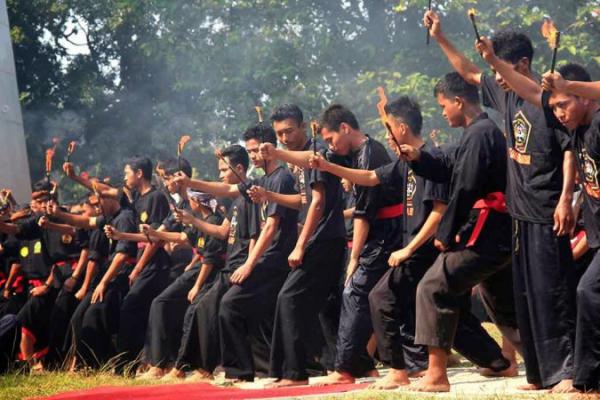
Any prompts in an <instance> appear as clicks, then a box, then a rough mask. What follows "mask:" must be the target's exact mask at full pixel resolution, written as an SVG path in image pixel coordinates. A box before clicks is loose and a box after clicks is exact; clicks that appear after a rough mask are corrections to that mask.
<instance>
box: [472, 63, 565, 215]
mask: <svg viewBox="0 0 600 400" xmlns="http://www.w3.org/2000/svg"><path fill="white" fill-rule="evenodd" d="M481 88H482V93H483V104H484V105H485V106H487V107H490V108H493V109H494V110H497V111H498V112H500V113H501V114H502V115H503V116H504V124H505V129H506V132H505V136H506V140H507V143H508V155H509V161H508V176H507V188H506V206H507V208H508V211H509V212H510V214H511V216H512V217H514V218H516V219H519V220H523V221H529V222H534V223H541V224H545V223H549V224H550V223H553V216H554V210H555V208H556V205H557V203H558V200H559V198H560V194H561V191H562V182H563V174H562V168H563V153H564V151H565V150H568V149H569V145H570V141H569V138H568V136H567V135H565V134H564V133H563V132H561V131H560V130H557V129H552V128H549V127H548V124H547V121H546V118H545V115H544V112H543V110H541V109H540V108H539V107H537V106H535V105H533V104H531V103H528V102H526V101H524V100H523V99H521V98H520V97H519V96H517V94H516V93H514V92H512V91H510V92H505V91H504V90H503V89H502V88H501V87H500V86H499V85H498V83H497V82H496V80H495V79H494V78H493V77H490V76H487V75H485V74H482V76H481Z"/></svg>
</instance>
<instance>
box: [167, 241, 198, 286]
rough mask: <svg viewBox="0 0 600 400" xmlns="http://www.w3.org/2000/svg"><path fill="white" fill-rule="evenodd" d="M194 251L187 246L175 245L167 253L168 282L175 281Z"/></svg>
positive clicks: (188, 262)
mask: <svg viewBox="0 0 600 400" xmlns="http://www.w3.org/2000/svg"><path fill="white" fill-rule="evenodd" d="M193 256H194V252H193V251H192V249H190V248H189V247H182V246H177V248H176V249H175V250H173V252H172V253H171V254H170V255H169V257H170V259H171V268H170V270H169V283H172V282H175V280H176V279H177V278H179V277H180V276H181V274H183V272H184V270H185V267H187V266H188V265H189V264H190V261H192V257H193Z"/></svg>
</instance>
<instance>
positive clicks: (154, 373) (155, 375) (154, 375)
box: [135, 367, 165, 380]
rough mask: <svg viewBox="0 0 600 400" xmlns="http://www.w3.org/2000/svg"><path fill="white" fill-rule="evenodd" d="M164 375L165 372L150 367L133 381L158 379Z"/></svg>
mask: <svg viewBox="0 0 600 400" xmlns="http://www.w3.org/2000/svg"><path fill="white" fill-rule="evenodd" d="M164 374H165V371H164V370H163V369H162V368H158V367H150V369H148V371H146V372H144V373H143V374H140V375H138V376H136V377H135V379H140V380H142V379H160V378H162V377H163V375H164Z"/></svg>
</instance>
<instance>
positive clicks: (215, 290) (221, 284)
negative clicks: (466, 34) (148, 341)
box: [175, 196, 260, 373]
mask: <svg viewBox="0 0 600 400" xmlns="http://www.w3.org/2000/svg"><path fill="white" fill-rule="evenodd" d="M259 216H260V211H259V206H258V205H257V204H254V203H253V202H252V201H251V200H250V199H248V198H246V197H244V196H239V197H237V198H236V199H235V200H234V201H233V203H232V205H231V207H230V208H229V211H228V213H227V220H228V221H229V236H228V238H227V261H226V264H225V266H224V267H223V268H222V269H221V270H219V271H218V273H217V276H216V277H215V280H214V283H213V285H212V286H211V287H210V289H208V290H207V291H206V292H205V293H204V294H203V295H202V296H197V297H196V299H195V300H194V302H193V304H192V305H191V306H190V307H188V310H187V311H186V316H185V322H184V325H185V326H186V330H184V332H183V336H182V338H181V345H180V347H179V352H178V355H177V360H176V362H175V367H176V368H177V369H179V370H183V369H198V368H201V369H203V370H205V371H208V372H209V373H212V372H213V370H214V369H215V368H216V367H217V365H219V364H220V363H221V345H220V343H221V341H220V335H219V308H220V304H221V299H222V297H223V296H224V295H225V293H227V291H228V290H229V288H231V286H232V284H231V282H230V281H229V278H230V277H231V274H232V273H233V272H234V271H235V270H236V269H237V268H238V267H240V266H241V265H242V264H243V263H244V262H245V261H246V259H247V258H248V249H249V247H250V241H251V240H252V239H256V238H257V237H258V235H259V233H260V219H259Z"/></svg>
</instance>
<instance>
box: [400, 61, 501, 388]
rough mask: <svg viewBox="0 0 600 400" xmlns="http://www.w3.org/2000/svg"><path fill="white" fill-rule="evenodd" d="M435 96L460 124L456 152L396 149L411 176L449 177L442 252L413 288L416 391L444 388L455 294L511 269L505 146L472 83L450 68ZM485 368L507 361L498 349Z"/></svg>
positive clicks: (439, 242)
mask: <svg viewBox="0 0 600 400" xmlns="http://www.w3.org/2000/svg"><path fill="white" fill-rule="evenodd" d="M434 93H435V95H436V97H437V101H438V104H439V105H440V107H441V108H442V110H443V111H442V112H443V116H444V118H446V120H448V123H449V125H450V126H451V127H463V128H464V129H465V131H464V132H463V135H462V137H461V139H460V143H459V146H458V148H457V149H456V151H455V154H454V155H453V156H452V157H448V156H447V155H444V154H442V155H441V157H440V155H439V154H438V155H437V156H436V155H434V154H431V153H430V152H427V151H425V150H419V149H416V148H414V147H412V146H409V145H401V146H400V151H401V153H403V154H405V155H406V158H407V159H409V160H411V161H412V163H411V168H412V169H413V170H414V171H415V173H416V174H418V175H421V176H424V177H425V178H427V179H431V180H435V181H449V182H450V200H449V202H448V207H447V209H446V212H445V213H444V216H443V217H442V219H441V221H440V225H439V228H438V231H437V233H436V236H435V241H434V245H435V247H436V248H438V250H440V251H442V254H440V255H439V256H438V258H437V259H436V261H435V262H434V264H433V265H432V266H431V268H430V269H429V270H428V271H427V272H426V273H425V275H424V276H423V279H422V280H421V282H420V283H419V286H418V288H417V315H419V318H418V319H417V324H416V338H415V342H416V343H418V344H423V345H427V346H428V349H429V367H428V369H427V373H426V374H425V376H424V377H423V379H422V380H421V381H419V382H418V383H417V384H415V385H413V386H412V387H413V388H414V389H415V390H418V391H427V392H443V391H449V390H450V383H449V381H448V376H447V372H446V362H447V351H448V350H449V349H450V348H451V347H452V345H453V343H454V339H455V335H456V327H457V325H458V322H459V318H460V314H461V309H460V303H461V298H462V297H463V296H464V295H465V294H466V295H469V294H470V291H471V289H472V288H473V286H475V285H477V284H481V286H482V288H483V289H484V290H486V289H487V290H491V289H492V287H493V285H492V284H491V283H492V282H493V280H494V278H495V276H496V275H497V274H498V273H500V272H502V271H503V270H504V269H506V268H510V217H509V216H508V215H507V214H506V210H505V206H504V193H503V192H504V189H505V186H506V156H505V154H506V144H505V141H504V138H503V136H502V133H501V132H500V130H499V129H498V128H497V127H496V125H495V124H494V123H493V122H492V121H491V120H490V119H489V118H488V116H487V115H486V114H485V113H483V112H482V111H481V108H480V105H479V95H478V93H477V88H476V87H475V86H473V85H470V84H468V83H467V82H466V81H465V80H464V79H463V78H462V77H461V76H460V75H459V74H457V73H450V74H447V75H446V76H445V77H444V78H443V79H442V80H441V81H440V82H439V83H438V84H437V85H436V87H435V91H434ZM508 290H510V289H508ZM499 309H503V307H499ZM490 368H491V369H492V370H494V371H497V372H501V371H505V370H508V369H509V368H510V361H509V360H507V359H505V358H504V357H502V356H501V354H498V357H497V360H496V362H495V363H494V364H492V365H491V366H490Z"/></svg>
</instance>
